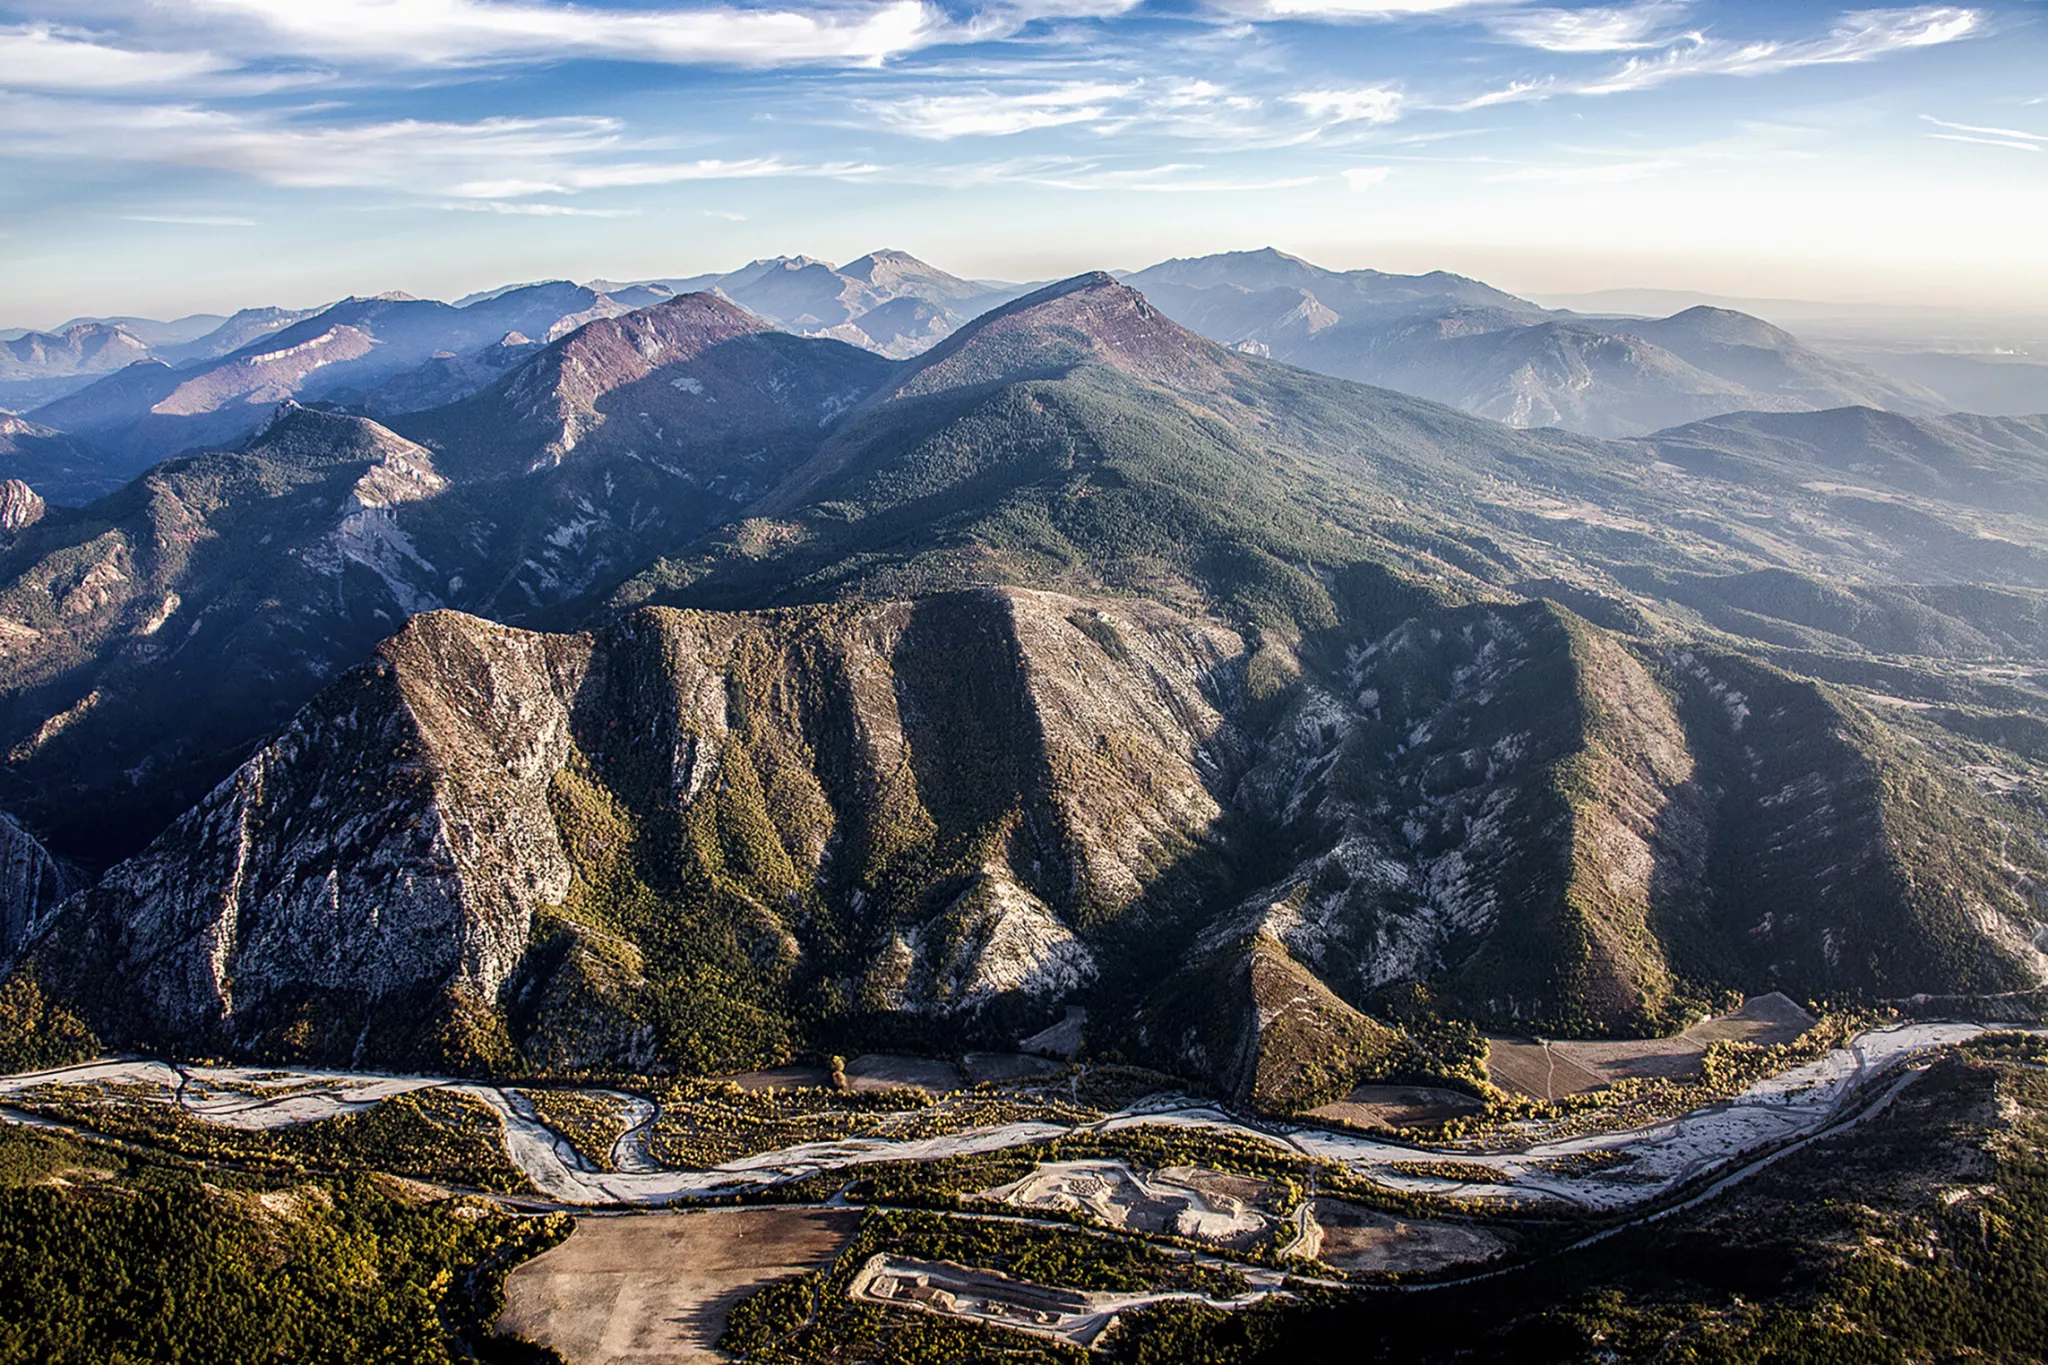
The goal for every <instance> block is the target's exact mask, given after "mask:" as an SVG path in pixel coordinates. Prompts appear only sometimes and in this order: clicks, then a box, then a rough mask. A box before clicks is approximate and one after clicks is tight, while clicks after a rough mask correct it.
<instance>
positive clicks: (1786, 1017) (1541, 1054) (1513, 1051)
mask: <svg viewBox="0 0 2048 1365" xmlns="http://www.w3.org/2000/svg"><path fill="white" fill-rule="evenodd" d="M1812 1026H1813V1019H1812V1017H1811V1016H1810V1015H1808V1014H1807V1013H1806V1011H1805V1010H1802V1009H1800V1008H1799V1006H1797V1005H1795V1004H1793V1003H1792V1002H1791V1001H1790V1000H1788V999H1786V998H1785V997H1784V996H1783V995H1780V994H1779V993H1777V992H1776V991H1773V992H1771V993H1770V994H1769V995H1759V996H1755V997H1753V998H1751V999H1749V1000H1745V1001H1744V1002H1743V1004H1742V1008H1741V1009H1739V1010H1736V1011H1734V1012H1733V1013H1731V1014H1723V1015H1717V1016H1716V1017H1714V1018H1712V1019H1707V1020H1704V1021H1702V1022H1700V1023H1697V1024H1694V1025H1693V1026H1692V1027H1691V1028H1689V1029H1687V1030H1686V1031H1685V1032H1683V1033H1678V1034H1673V1035H1672V1036H1671V1037H1669V1038H1602V1039H1586V1040H1577V1041H1570V1042H1558V1041H1555V1040H1544V1039H1535V1038H1512V1037H1501V1036H1492V1035H1489V1036H1488V1038H1487V1044H1488V1050H1487V1058H1486V1070H1487V1075H1488V1078H1489V1079H1491V1080H1492V1081H1493V1083H1494V1084H1495V1085H1497V1086H1500V1087H1501V1088H1502V1089H1504V1090H1512V1091H1515V1092H1516V1093H1517V1094H1522V1095H1527V1096H1529V1097H1530V1098H1532V1099H1539V1100H1554V1099H1558V1098H1560V1097H1562V1096H1565V1095H1577V1094H1580V1093H1582V1092H1584V1091H1588V1090H1598V1089H1600V1088H1601V1087H1602V1086H1608V1085H1612V1084H1614V1083H1615V1082H1616V1081H1620V1080H1626V1079H1628V1078H1629V1077H1631V1076H1642V1077H1658V1076H1663V1077H1669V1078H1671V1079H1674V1080H1677V1079H1682V1078H1686V1077H1691V1076H1697V1075H1698V1074H1699V1071H1700V1059H1701V1058H1702V1057H1703V1056H1705V1055H1706V1051H1707V1049H1708V1048H1709V1047H1711V1046H1712V1045H1713V1044H1715V1043H1721V1042H1728V1043H1755V1044H1758V1045H1763V1046H1769V1045H1772V1044H1777V1043H1789V1042H1791V1041H1792V1040H1793V1039H1795V1038H1797V1037H1798V1036H1799V1035H1800V1034H1802V1033H1804V1032H1806V1030H1807V1029H1809V1028H1811V1027H1812Z"/></svg>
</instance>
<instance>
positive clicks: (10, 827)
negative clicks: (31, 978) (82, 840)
mask: <svg viewBox="0 0 2048 1365" xmlns="http://www.w3.org/2000/svg"><path fill="white" fill-rule="evenodd" d="M78 885H79V879H78V877H77V876H76V875H75V874H74V873H72V871H71V870H70V869H68V868H66V867H65V866H64V865H63V864H62V863H60V862H58V861H57V860H56V859H55V858H53V857H51V856H50V853H49V850H48V849H45V848H44V847H43V846H42V844H41V843H40V842H38V841H37V839H36V837H35V836H34V835H33V834H30V833H29V832H28V831H27V830H25V829H23V828H22V827H21V826H20V825H19V824H17V823H16V822H15V820H14V817H13V816H10V815H0V963H5V962H8V961H10V960H12V958H13V956H14V954H15V951H16V950H17V949H19V948H20V947H21V945H22V944H23V943H25V942H27V941H28V939H29V938H31V937H32V936H33V935H34V934H35V932H36V930H37V929H39V928H40V927H41V925H42V921H43V920H44V919H45V918H46V917H47V916H48V915H49V913H50V912H51V911H52V910H54V909H56V908H57V906H58V904H59V903H60V902H62V901H63V899H64V898H65V897H66V896H68V895H70V894H71V893H72V892H73V891H75V890H77V889H78Z"/></svg>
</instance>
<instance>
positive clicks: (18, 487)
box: [0, 479, 44, 540]
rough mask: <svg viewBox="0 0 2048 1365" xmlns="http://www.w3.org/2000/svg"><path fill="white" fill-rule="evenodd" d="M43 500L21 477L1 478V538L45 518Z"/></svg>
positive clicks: (5, 537) (3, 538)
mask: <svg viewBox="0 0 2048 1365" xmlns="http://www.w3.org/2000/svg"><path fill="white" fill-rule="evenodd" d="M43 510H44V508H43V500H42V499H41V498H40V497H38V496H36V491H35V489H33V488H30V487H29V486H28V485H27V484H25V483H23V482H22V481H21V480H20V479H6V480H0V540H5V539H7V538H8V537H11V536H13V535H15V534H16V533H18V532H20V531H22V530H25V529H26V528H28V527H30V526H33V525H35V524H36V523H37V522H39V521H41V520H42V519H43Z"/></svg>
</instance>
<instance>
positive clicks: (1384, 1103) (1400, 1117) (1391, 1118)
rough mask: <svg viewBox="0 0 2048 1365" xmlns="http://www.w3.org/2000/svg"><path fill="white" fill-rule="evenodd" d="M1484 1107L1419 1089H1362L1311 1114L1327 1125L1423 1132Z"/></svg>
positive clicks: (1463, 1097) (1459, 1097) (1455, 1095)
mask: <svg viewBox="0 0 2048 1365" xmlns="http://www.w3.org/2000/svg"><path fill="white" fill-rule="evenodd" d="M1483 1107H1484V1106H1483V1105H1482V1104H1481V1103H1480V1102H1479V1101H1478V1100H1476V1099H1474V1098H1473V1097H1472V1096H1470V1095H1463V1094H1460V1093H1458V1092H1457V1091H1455V1090H1440V1089H1437V1088H1435V1087H1432V1086H1418V1085H1361V1086H1359V1087H1358V1088H1357V1089H1355V1090H1353V1091H1352V1092H1351V1093H1350V1094H1348V1095H1346V1096H1344V1098H1342V1099H1339V1100H1332V1101H1330V1102H1329V1103H1328V1104H1325V1105H1322V1106H1320V1107H1318V1108H1315V1109H1311V1110H1309V1111H1308V1117H1310V1118H1312V1119H1321V1120H1323V1121H1324V1122H1325V1123H1348V1124H1353V1125H1355V1126H1357V1127H1360V1128H1422V1127H1426V1126H1428V1125H1429V1124H1433V1123H1442V1122H1444V1121H1445V1120H1446V1119H1455V1118H1462V1117H1464V1116H1465V1115H1467V1114H1476V1113H1478V1112H1479V1111H1480V1109H1482V1108H1483Z"/></svg>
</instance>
